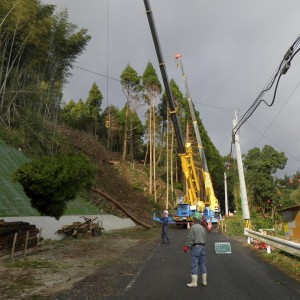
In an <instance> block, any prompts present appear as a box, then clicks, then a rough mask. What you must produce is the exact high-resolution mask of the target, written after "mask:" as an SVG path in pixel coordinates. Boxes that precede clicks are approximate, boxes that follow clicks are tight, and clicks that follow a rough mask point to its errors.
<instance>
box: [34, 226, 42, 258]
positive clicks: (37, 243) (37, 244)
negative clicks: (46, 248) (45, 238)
mask: <svg viewBox="0 0 300 300" xmlns="http://www.w3.org/2000/svg"><path fill="white" fill-rule="evenodd" d="M42 230H43V228H40V232H39V236H38V239H37V242H36V246H35V249H34V252H33V253H34V254H35V252H36V250H37V248H38V246H39V243H40V238H41V234H42Z"/></svg>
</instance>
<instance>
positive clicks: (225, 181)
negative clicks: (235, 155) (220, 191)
mask: <svg viewBox="0 0 300 300" xmlns="http://www.w3.org/2000/svg"><path fill="white" fill-rule="evenodd" d="M224 193H225V216H226V217H227V216H228V196H227V176H226V171H225V172H224Z"/></svg>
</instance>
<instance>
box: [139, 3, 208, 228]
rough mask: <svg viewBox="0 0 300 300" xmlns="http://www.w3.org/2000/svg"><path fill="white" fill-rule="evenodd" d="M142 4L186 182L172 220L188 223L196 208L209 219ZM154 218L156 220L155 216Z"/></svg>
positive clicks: (150, 19)
mask: <svg viewBox="0 0 300 300" xmlns="http://www.w3.org/2000/svg"><path fill="white" fill-rule="evenodd" d="M144 4H145V9H146V14H147V18H148V22H149V26H150V30H151V33H152V38H153V42H154V46H155V50H156V54H157V58H158V63H159V67H160V71H161V75H162V79H163V83H164V87H165V92H166V95H167V99H168V103H169V107H170V116H171V120H172V122H173V126H174V131H175V135H176V139H177V143H178V152H179V157H180V160H181V167H182V171H183V173H184V176H185V178H186V182H187V187H186V190H187V192H186V195H185V196H184V199H183V201H182V202H181V203H178V204H177V210H176V212H175V213H174V215H173V220H174V221H175V222H176V224H189V222H192V215H193V214H194V212H195V211H196V209H197V208H198V209H201V208H202V209H203V211H204V210H205V211H206V215H207V217H208V221H211V213H212V212H213V211H212V210H211V209H210V208H209V207H206V206H205V202H204V201H203V200H201V199H200V183H199V178H198V175H197V172H196V169H195V164H194V160H193V153H192V147H191V144H190V143H185V144H184V142H183V138H182V133H181V129H180V125H179V121H178V116H177V114H176V107H175V103H174V99H173V96H172V93H171V89H170V85H169V80H168V75H167V71H166V68H165V63H164V61H163V57H162V53H161V49H160V43H159V40H158V36H157V33H156V27H155V23H154V20H153V16H152V10H151V8H150V4H149V1H148V0H144ZM207 188H209V187H207ZM154 220H156V218H155V217H154Z"/></svg>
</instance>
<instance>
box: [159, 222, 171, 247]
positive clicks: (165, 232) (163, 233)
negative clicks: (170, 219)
mask: <svg viewBox="0 0 300 300" xmlns="http://www.w3.org/2000/svg"><path fill="white" fill-rule="evenodd" d="M161 241H162V242H163V243H169V242H170V239H169V237H168V224H163V225H162V230H161Z"/></svg>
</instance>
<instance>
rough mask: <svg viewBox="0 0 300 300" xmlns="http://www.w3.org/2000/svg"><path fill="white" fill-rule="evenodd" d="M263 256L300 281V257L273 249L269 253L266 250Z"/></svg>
mask: <svg viewBox="0 0 300 300" xmlns="http://www.w3.org/2000/svg"><path fill="white" fill-rule="evenodd" d="M262 258H263V259H264V260H265V261H267V262H268V263H270V264H271V265H273V266H275V267H276V268H278V269H279V270H281V271H282V272H284V273H286V274H288V275H289V276H291V277H293V278H295V279H296V280H297V281H299V282H300V258H297V257H295V256H292V255H289V254H286V253H284V252H282V251H273V252H272V253H269V254H267V253H265V252H264V253H262Z"/></svg>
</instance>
